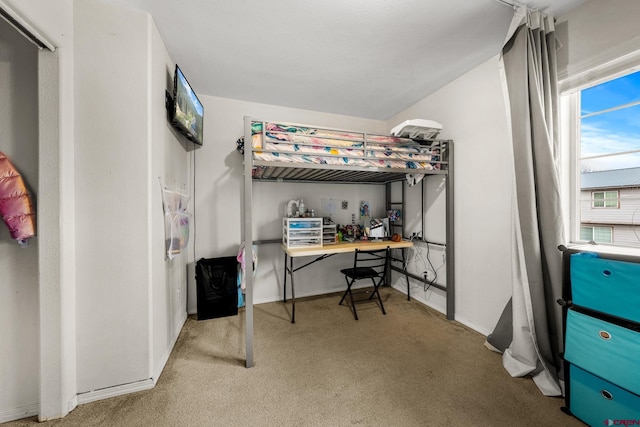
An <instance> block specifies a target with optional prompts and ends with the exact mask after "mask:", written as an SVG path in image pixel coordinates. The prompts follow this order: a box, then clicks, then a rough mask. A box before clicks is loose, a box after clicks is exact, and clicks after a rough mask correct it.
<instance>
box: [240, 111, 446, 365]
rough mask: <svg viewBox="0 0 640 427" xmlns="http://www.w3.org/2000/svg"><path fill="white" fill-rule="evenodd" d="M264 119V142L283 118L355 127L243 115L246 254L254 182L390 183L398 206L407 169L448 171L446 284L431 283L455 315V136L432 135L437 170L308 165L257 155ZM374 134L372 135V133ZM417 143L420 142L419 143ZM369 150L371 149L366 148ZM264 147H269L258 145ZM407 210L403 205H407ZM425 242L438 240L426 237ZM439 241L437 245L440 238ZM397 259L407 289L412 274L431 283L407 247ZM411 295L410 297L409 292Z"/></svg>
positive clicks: (249, 291) (248, 318)
mask: <svg viewBox="0 0 640 427" xmlns="http://www.w3.org/2000/svg"><path fill="white" fill-rule="evenodd" d="M253 122H262V124H263V125H262V129H263V130H262V131H263V141H264V132H265V127H266V126H265V123H278V124H285V125H292V126H304V127H309V128H313V129H320V130H330V131H340V132H343V131H344V132H354V131H351V130H343V129H333V128H326V127H319V126H313V125H303V124H299V123H287V122H282V121H274V120H271V121H270V120H257V119H254V118H252V117H249V116H245V117H244V141H245V145H244V169H243V171H244V172H243V173H244V197H243V199H242V200H243V206H242V209H241V210H242V233H241V238H242V241H243V242H245V248H246V249H245V250H248V251H251V252H249V253H247V254H245V256H246V257H247V259H252V257H253V253H252V252H253V244H254V243H256V241H255V240H254V238H253V228H252V224H253V216H252V215H253V214H252V197H253V181H263V182H314V183H343V184H344V183H348V184H354V183H361V184H378V185H386V199H387V207H389V206H391V205H397V204H398V203H393V202H391V200H390V193H391V191H390V184H391V183H393V182H397V181H404V180H405V177H406V174H407V173H414V174H415V173H422V174H425V175H444V176H445V181H446V219H445V227H446V245H444V246H445V256H446V260H447V265H446V272H447V281H446V286H441V285H438V284H435V283H430V285H431V286H433V287H435V288H437V289H440V290H442V291H444V292H446V299H447V301H446V317H447V319H449V320H453V319H454V315H455V275H454V271H455V269H454V266H455V263H454V227H453V212H454V210H453V188H454V186H453V141H451V140H440V139H430V140H426V141H425V142H426V143H429V144H436V147H437V148H439V149H440V160H439V161H438V162H439V163H440V164H441V168H440V169H437V170H424V169H398V168H381V167H373V166H349V165H326V164H308V163H289V162H273V161H266V160H256V159H254V158H253V152H254V149H253V144H252V123H253ZM356 133H359V134H362V135H363V140H364V142H365V147H366V141H367V136H368V134H367V133H363V132H356ZM369 135H373V134H369ZM416 144H420V143H419V142H416ZM365 149H366V148H365ZM255 151H265V150H262V149H260V150H255ZM255 167H259V168H260V169H259V170H260V173H259V174H257V175H254V173H253V169H254V168H255ZM404 185H405V184H404V183H403V184H402V207H403V208H404V201H405V195H404V188H405V187H404ZM422 185H423V187H422V189H423V193H422V203H423V205H424V182H422ZM403 211H404V209H403ZM421 215H422V228H423V230H424V224H425V222H424V221H425V219H424V208H423V209H422V212H421ZM426 244H434V243H432V242H426ZM436 245H438V244H437V243H436ZM392 261H396V262H401V265H402V267H399V266H397V265H392V266H391V269H392V270H393V271H396V272H399V273H401V274H404V275H405V278H407V288H408V287H409V278H412V279H414V280H416V281H419V282H422V283H427V281H426V279H425V278H423V277H420V276H417V275H415V274H412V273H410V272H408V271H407V270H406V264H405V259H404V252H403V256H402V259H398V258H393V259H392ZM253 282H254V277H253V275H252V274H246V275H245V285H246V297H245V366H246V367H247V368H250V367H252V366H253V362H254V360H253V359H254V358H253ZM407 298H408V299H410V296H409V292H407Z"/></svg>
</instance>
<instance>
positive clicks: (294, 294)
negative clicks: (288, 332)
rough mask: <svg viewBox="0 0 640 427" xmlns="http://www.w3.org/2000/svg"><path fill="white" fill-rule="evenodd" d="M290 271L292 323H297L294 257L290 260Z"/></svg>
mask: <svg viewBox="0 0 640 427" xmlns="http://www.w3.org/2000/svg"><path fill="white" fill-rule="evenodd" d="M289 271H290V272H291V323H296V291H295V286H294V282H293V257H290V258H289Z"/></svg>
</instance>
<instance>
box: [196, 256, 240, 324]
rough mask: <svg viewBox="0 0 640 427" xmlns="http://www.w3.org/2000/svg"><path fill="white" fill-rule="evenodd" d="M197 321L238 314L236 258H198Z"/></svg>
mask: <svg viewBox="0 0 640 427" xmlns="http://www.w3.org/2000/svg"><path fill="white" fill-rule="evenodd" d="M196 285H197V296H198V320H204V319H213V318H216V317H225V316H234V315H236V314H238V261H237V260H236V257H234V256H229V257H221V258H200V260H198V262H197V263H196Z"/></svg>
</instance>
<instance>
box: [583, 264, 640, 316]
mask: <svg viewBox="0 0 640 427" xmlns="http://www.w3.org/2000/svg"><path fill="white" fill-rule="evenodd" d="M571 294H572V295H571V300H572V302H573V304H575V305H580V306H582V307H586V308H590V309H592V310H596V311H599V312H602V313H606V314H610V315H613V316H616V317H621V318H623V319H629V320H632V321H634V322H640V264H635V263H631V262H625V261H615V260H610V259H603V258H598V257H597V256H595V255H594V254H591V253H578V254H573V255H571Z"/></svg>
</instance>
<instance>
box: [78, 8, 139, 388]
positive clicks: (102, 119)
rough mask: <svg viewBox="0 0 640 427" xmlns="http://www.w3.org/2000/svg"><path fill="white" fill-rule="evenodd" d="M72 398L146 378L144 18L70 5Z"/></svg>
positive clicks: (121, 11)
mask: <svg viewBox="0 0 640 427" xmlns="http://www.w3.org/2000/svg"><path fill="white" fill-rule="evenodd" d="M74 14H75V19H74V23H75V35H76V37H75V41H76V42H75V56H76V67H75V77H76V84H75V99H76V102H75V105H76V114H75V136H76V150H75V154H76V163H75V169H76V187H75V191H76V201H77V202H76V231H77V240H76V245H77V255H76V256H77V258H76V262H77V263H76V272H77V273H76V274H77V283H78V285H79V286H77V315H78V325H77V345H78V392H79V393H83V392H88V391H92V390H96V389H101V388H104V387H109V386H112V385H114V384H126V383H130V382H133V381H137V380H142V379H146V378H149V375H148V369H147V367H148V360H149V352H150V349H149V338H148V334H149V331H148V327H149V325H148V323H147V319H148V316H149V306H148V304H147V300H148V298H150V295H149V289H148V277H147V275H148V270H149V266H148V262H149V259H148V256H147V253H148V251H149V250H150V248H149V244H148V240H147V237H146V236H147V235H148V229H147V223H148V215H147V204H148V200H147V197H148V196H147V192H148V189H147V177H148V176H149V174H150V172H151V171H150V170H149V164H148V161H147V155H148V153H147V143H148V141H147V138H148V136H147V131H148V129H147V126H148V120H149V117H148V115H147V113H146V111H147V102H148V101H147V96H148V95H147V78H148V74H147V66H148V65H147V19H148V16H147V15H146V14H144V13H140V12H129V11H126V12H124V11H123V10H120V9H117V8H112V7H107V6H103V5H99V4H96V3H94V2H76V4H75V8H74Z"/></svg>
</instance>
